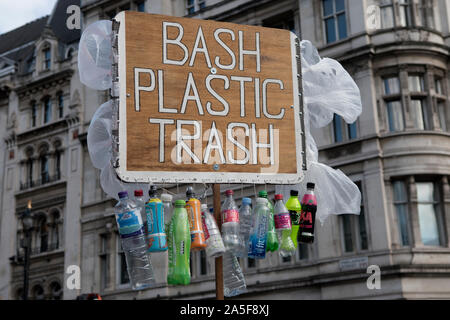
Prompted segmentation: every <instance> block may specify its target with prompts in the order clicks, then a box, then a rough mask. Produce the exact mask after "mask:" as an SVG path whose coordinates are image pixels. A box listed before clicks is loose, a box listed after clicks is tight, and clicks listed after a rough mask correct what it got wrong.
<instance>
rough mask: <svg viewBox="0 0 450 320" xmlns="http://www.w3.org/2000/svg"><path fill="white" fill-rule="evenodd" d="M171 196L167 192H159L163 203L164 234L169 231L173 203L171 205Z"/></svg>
mask: <svg viewBox="0 0 450 320" xmlns="http://www.w3.org/2000/svg"><path fill="white" fill-rule="evenodd" d="M172 200H173V197H172V195H170V194H168V193H162V194H161V201H162V203H163V213H164V223H165V227H164V230H165V232H166V234H167V233H168V232H169V224H170V220H171V219H172V215H173V205H172Z"/></svg>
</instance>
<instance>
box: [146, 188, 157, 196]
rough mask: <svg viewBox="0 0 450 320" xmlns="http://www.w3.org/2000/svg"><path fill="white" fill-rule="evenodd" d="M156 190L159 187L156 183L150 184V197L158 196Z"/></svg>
mask: <svg viewBox="0 0 450 320" xmlns="http://www.w3.org/2000/svg"><path fill="white" fill-rule="evenodd" d="M156 190H157V188H156V186H155V185H152V186H150V190H148V195H149V196H150V198H154V197H156Z"/></svg>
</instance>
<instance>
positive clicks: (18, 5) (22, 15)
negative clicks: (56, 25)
mask: <svg viewBox="0 0 450 320" xmlns="http://www.w3.org/2000/svg"><path fill="white" fill-rule="evenodd" d="M55 2H56V0H0V34H1V33H5V32H8V31H10V30H13V29H15V28H18V27H20V26H22V25H24V24H25V23H27V22H30V21H33V20H36V19H37V18H40V17H43V16H45V15H47V14H50V13H51V12H52V9H53V5H54V4H55Z"/></svg>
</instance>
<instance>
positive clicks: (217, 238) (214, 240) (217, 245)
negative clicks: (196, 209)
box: [202, 204, 225, 258]
mask: <svg viewBox="0 0 450 320" xmlns="http://www.w3.org/2000/svg"><path fill="white" fill-rule="evenodd" d="M202 223H203V232H204V234H205V239H206V256H208V257H213V258H217V257H220V256H222V255H223V254H224V253H225V246H224V244H223V241H222V236H221V235H220V231H219V228H218V227H217V223H216V219H214V216H213V215H212V214H211V213H210V212H209V210H208V205H206V204H202Z"/></svg>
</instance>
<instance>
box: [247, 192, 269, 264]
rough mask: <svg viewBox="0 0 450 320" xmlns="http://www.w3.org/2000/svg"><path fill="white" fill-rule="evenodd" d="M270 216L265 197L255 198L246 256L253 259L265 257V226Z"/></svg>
mask: <svg viewBox="0 0 450 320" xmlns="http://www.w3.org/2000/svg"><path fill="white" fill-rule="evenodd" d="M269 218H270V210H269V207H268V206H267V199H265V198H256V206H255V209H254V213H253V223H252V231H251V232H250V239H249V250H248V256H249V257H250V258H253V259H264V258H265V257H266V244H267V226H268V223H269Z"/></svg>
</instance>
